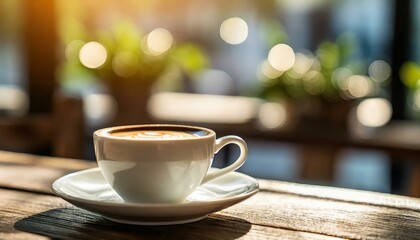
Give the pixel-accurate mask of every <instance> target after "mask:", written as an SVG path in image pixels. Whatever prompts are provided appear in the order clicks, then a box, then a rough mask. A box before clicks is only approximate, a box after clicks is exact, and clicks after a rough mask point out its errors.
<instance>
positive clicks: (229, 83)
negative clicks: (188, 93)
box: [195, 69, 235, 95]
mask: <svg viewBox="0 0 420 240" xmlns="http://www.w3.org/2000/svg"><path fill="white" fill-rule="evenodd" d="M234 85H235V83H234V81H233V79H232V77H231V76H230V75H229V74H228V73H227V72H225V71H221V70H217V69H207V70H203V71H202V73H201V74H200V76H199V77H198V79H197V81H196V82H195V90H196V92H197V93H204V94H215V95H229V94H232V91H233V89H234Z"/></svg>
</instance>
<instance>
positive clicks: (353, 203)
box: [0, 151, 420, 239]
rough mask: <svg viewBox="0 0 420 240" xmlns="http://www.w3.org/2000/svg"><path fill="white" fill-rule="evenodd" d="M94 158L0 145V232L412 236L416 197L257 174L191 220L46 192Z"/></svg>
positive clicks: (417, 227)
mask: <svg viewBox="0 0 420 240" xmlns="http://www.w3.org/2000/svg"><path fill="white" fill-rule="evenodd" d="M95 166H96V163H94V162H86V161H82V160H72V159H64V158H49V157H41V156H34V155H26V154H18V153H11V152H4V151H0V239H45V238H60V239H168V238H169V239H173V238H175V239H236V238H244V239H420V199H417V198H410V197H403V196H397V195H390V194H381V193H373V192H365V191H357V190H349V189H340V188H331V187H320V186H312V185H303V184H294V183H287V182H279V181H268V180H260V186H261V190H260V192H259V193H257V194H256V195H254V196H253V197H251V198H249V199H248V200H246V201H244V202H242V203H239V204H237V205H234V206H232V207H229V208H227V209H225V210H222V211H220V212H217V213H214V214H211V215H210V216H209V217H208V218H207V219H204V220H201V221H199V222H195V223H190V224H184V225H173V226H162V227H160V226H157V227H145V226H133V225H123V224H118V223H114V222H111V221H108V220H106V219H103V218H102V217H101V216H98V215H96V214H94V213H90V212H88V211H85V210H82V209H79V208H77V207H74V206H72V205H71V204H69V203H67V202H66V201H64V200H62V199H61V198H58V197H56V196H54V195H53V194H52V193H51V191H50V186H51V183H52V182H53V181H54V180H55V179H57V178H59V177H60V176H63V175H65V174H67V173H70V172H73V171H77V170H80V169H86V168H91V167H95Z"/></svg>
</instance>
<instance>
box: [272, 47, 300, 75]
mask: <svg viewBox="0 0 420 240" xmlns="http://www.w3.org/2000/svg"><path fill="white" fill-rule="evenodd" d="M268 62H269V63H270V64H271V66H272V67H273V68H275V69H276V70H278V71H287V70H289V69H290V68H291V67H293V64H294V63H295V53H294V51H293V49H292V48H291V47H290V46H289V45H286V44H277V45H276V46H274V47H273V48H272V49H271V50H270V52H269V53H268Z"/></svg>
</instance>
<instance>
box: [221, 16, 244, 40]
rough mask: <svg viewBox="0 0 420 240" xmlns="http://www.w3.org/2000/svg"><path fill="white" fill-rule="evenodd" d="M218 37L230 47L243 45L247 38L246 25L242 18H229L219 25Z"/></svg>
mask: <svg viewBox="0 0 420 240" xmlns="http://www.w3.org/2000/svg"><path fill="white" fill-rule="evenodd" d="M220 37H221V38H222V39H223V40H224V41H225V42H227V43H229V44H232V45H236V44H240V43H243V42H244V41H245V40H246V38H247V37H248V25H247V24H246V22H245V21H244V20H243V19H242V18H238V17H234V18H229V19H227V20H225V21H224V22H223V23H222V25H220Z"/></svg>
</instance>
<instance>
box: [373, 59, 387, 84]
mask: <svg viewBox="0 0 420 240" xmlns="http://www.w3.org/2000/svg"><path fill="white" fill-rule="evenodd" d="M369 76H370V77H371V78H372V79H373V80H374V81H376V82H384V81H386V80H388V78H389V77H390V76H391V67H390V66H389V64H388V63H386V62H384V61H382V60H377V61H374V62H373V63H372V64H370V66H369Z"/></svg>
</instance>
